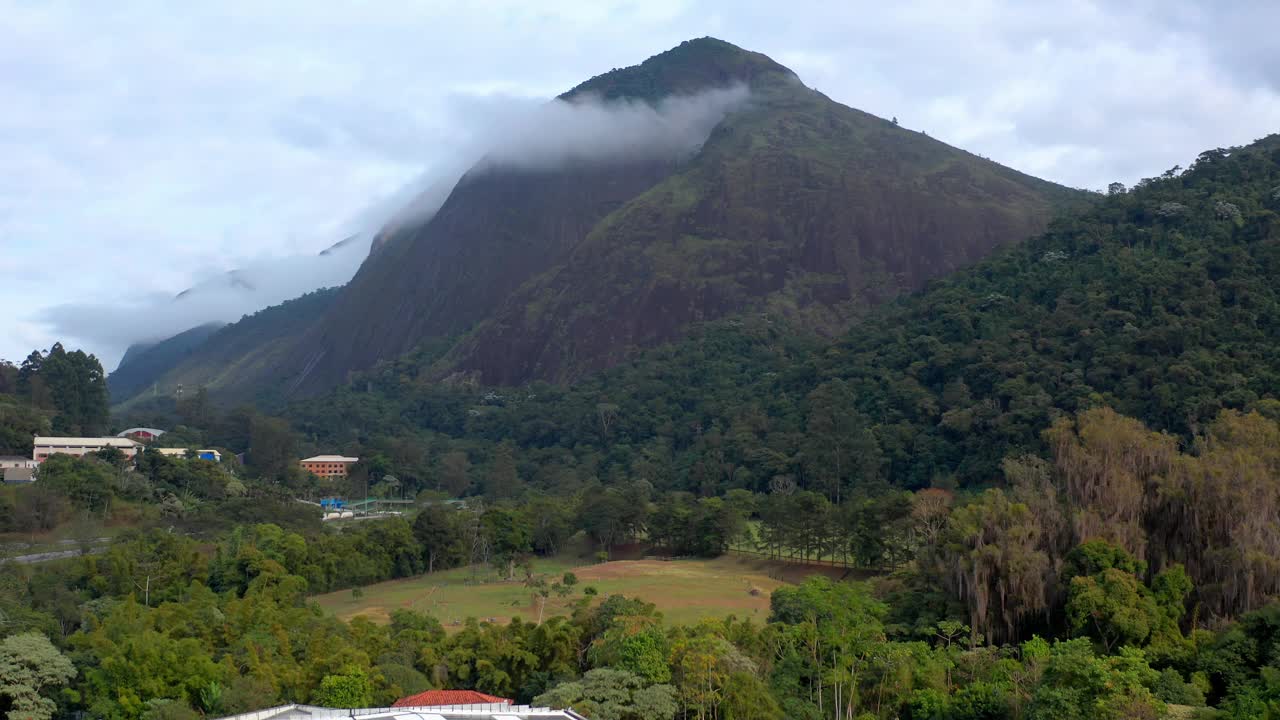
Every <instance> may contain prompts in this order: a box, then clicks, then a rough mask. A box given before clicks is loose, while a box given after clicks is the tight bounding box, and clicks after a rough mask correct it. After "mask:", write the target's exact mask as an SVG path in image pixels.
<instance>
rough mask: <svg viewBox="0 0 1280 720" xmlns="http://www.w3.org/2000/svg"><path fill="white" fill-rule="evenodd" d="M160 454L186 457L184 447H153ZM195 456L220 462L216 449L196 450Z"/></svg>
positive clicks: (219, 454)
mask: <svg viewBox="0 0 1280 720" xmlns="http://www.w3.org/2000/svg"><path fill="white" fill-rule="evenodd" d="M154 449H155V451H156V452H158V453H160V454H161V455H167V456H169V457H186V456H187V449H186V448H154ZM196 457H198V458H200V459H201V460H212V461H214V462H222V453H220V452H218V451H217V450H196Z"/></svg>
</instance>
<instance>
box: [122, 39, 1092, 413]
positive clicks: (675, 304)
mask: <svg viewBox="0 0 1280 720" xmlns="http://www.w3.org/2000/svg"><path fill="white" fill-rule="evenodd" d="M561 99H562V100H563V101H564V104H563V107H564V108H570V109H567V110H565V112H566V113H570V115H569V116H570V117H572V113H575V112H579V111H582V110H581V108H583V107H586V108H589V109H588V110H585V111H582V112H587V113H595V114H597V115H598V116H599V118H604V119H608V118H613V119H614V120H617V118H619V117H621V118H624V119H625V118H630V119H632V120H634V118H635V117H638V116H643V115H644V113H646V112H648V113H651V114H653V116H654V117H656V118H658V120H657V128H658V129H657V130H656V131H655V130H654V127H651V126H650V125H651V124H652V123H650V124H646V123H639V125H638V126H637V124H636V123H634V122H630V121H619V124H618V127H617V128H613V127H612V126H609V127H607V128H606V130H607V132H604V136H607V137H612V136H614V135H620V136H621V137H612V139H610V140H609V141H608V142H610V143H614V144H618V145H619V146H620V147H624V148H625V147H626V146H628V144H629V143H630V144H632V145H634V146H635V147H629V148H627V149H625V151H618V150H616V149H615V150H614V151H612V152H609V153H601V152H599V148H596V149H595V150H591V149H590V148H591V147H594V146H591V143H597V144H598V143H600V142H602V141H601V140H600V139H599V138H595V139H592V138H588V139H585V140H583V141H582V142H583V144H584V145H587V146H590V147H584V148H579V147H577V146H575V145H574V144H573V143H575V142H577V140H576V139H573V138H569V139H567V140H565V142H567V143H569V145H568V147H564V148H561V147H559V146H555V147H556V148H558V149H557V150H556V152H557V153H561V154H560V155H556V158H557V159H556V160H555V161H554V162H551V161H549V160H547V158H546V157H543V156H542V155H538V153H544V154H545V153H546V152H548V151H547V148H542V147H540V146H538V147H532V148H530V147H525V145H526V144H532V145H534V146H537V143H538V142H540V140H529V141H528V142H527V143H524V141H521V142H517V143H516V145H515V146H514V147H508V146H503V147H501V148H499V149H498V150H496V151H495V152H494V153H493V154H491V155H490V156H487V157H486V158H485V159H483V160H482V161H481V162H480V163H478V164H477V165H476V166H475V167H473V168H472V169H471V170H470V171H469V172H468V173H466V174H465V175H464V176H463V178H462V179H461V180H460V181H459V182H458V184H457V186H456V187H455V188H454V189H453V192H452V194H451V195H450V196H449V198H448V199H447V200H446V201H445V202H444V205H443V206H442V207H441V208H440V209H439V211H438V212H436V213H435V214H434V216H432V217H431V218H430V219H429V220H427V221H425V222H421V223H417V224H415V223H403V222H402V223H399V224H396V225H395V226H389V227H388V228H386V229H384V231H383V233H382V235H383V236H385V237H383V242H380V243H379V245H380V247H381V248H382V250H380V251H379V252H375V253H373V254H372V255H371V256H370V257H369V258H368V259H367V260H366V261H365V263H364V265H363V266H362V267H361V269H360V271H359V272H358V273H357V274H356V276H355V277H354V278H353V279H352V281H351V282H350V283H349V285H348V286H346V287H345V288H343V289H342V290H341V291H340V292H339V294H338V296H337V297H336V299H335V300H334V302H333V304H332V306H331V307H330V308H328V309H327V310H325V311H324V312H323V313H321V314H319V315H318V316H317V317H315V318H304V319H303V322H302V323H299V324H296V325H293V326H291V327H290V328H289V329H288V331H287V332H281V333H278V334H277V335H276V336H274V337H271V336H268V337H264V339H263V342H264V343H266V344H268V345H270V346H271V347H270V348H267V347H265V346H264V347H260V348H257V349H255V350H254V355H255V357H258V358H262V359H266V358H270V359H271V360H270V363H271V367H269V368H268V367H267V366H266V364H263V363H255V365H258V366H259V367H255V369H254V371H252V372H240V371H239V368H238V367H237V368H236V371H235V372H219V373H209V372H206V373H204V375H203V376H202V375H201V374H200V373H186V374H184V373H182V372H175V373H171V376H172V377H173V378H177V377H178V376H184V377H185V378H186V381H187V382H199V381H201V379H202V377H203V379H207V380H209V382H207V383H206V384H208V385H209V387H210V392H211V393H212V394H213V396H214V397H221V398H222V399H245V398H251V397H257V396H260V395H263V394H264V393H266V394H269V393H273V392H277V391H280V392H284V393H287V394H291V395H295V396H297V395H307V394H314V393H317V392H322V391H325V390H327V389H329V388H332V387H334V386H335V385H338V384H341V383H343V382H345V381H346V380H347V379H348V377H349V376H350V373H351V372H353V371H361V370H366V369H369V368H370V367H372V366H373V365H374V364H375V363H377V362H380V361H390V360H394V359H395V358H397V357H398V356H400V355H402V354H404V353H406V352H410V351H413V350H415V349H420V348H422V347H424V346H430V347H434V348H439V347H440V346H441V344H442V343H444V344H445V347H448V346H449V345H454V343H455V342H456V346H454V347H453V349H452V351H451V352H449V353H448V354H447V355H445V356H443V358H441V357H439V356H438V355H439V354H438V353H435V354H433V362H434V363H435V365H434V367H433V368H432V375H433V376H434V377H437V378H443V377H447V376H453V377H455V378H456V377H467V378H471V379H476V380H479V381H480V382H483V383H487V384H519V383H523V382H526V381H530V380H537V379H543V380H551V381H555V382H561V381H572V380H576V379H579V378H581V377H583V376H584V375H585V374H586V373H588V372H590V371H594V370H597V369H600V368H603V367H608V366H610V365H613V364H616V363H617V362H619V361H621V360H624V359H626V358H628V357H631V356H632V355H634V354H635V353H636V352H638V351H640V350H642V349H645V348H648V347H652V346H654V345H657V344H660V343H663V342H666V341H670V340H673V339H676V338H678V337H681V336H682V335H683V334H684V333H685V332H686V331H687V330H688V328H689V327H690V326H692V325H693V324H696V323H699V322H704V321H707V320H713V319H716V318H719V317H723V316H726V315H732V314H735V313H740V312H744V311H748V310H765V309H769V310H770V311H772V312H775V313H778V314H779V316H780V317H785V318H787V320H788V322H791V323H793V324H795V325H796V326H797V327H802V328H805V329H807V330H809V331H811V332H812V331H817V332H818V333H821V334H826V335H828V336H830V335H833V334H838V333H839V332H841V331H842V330H843V329H844V328H846V327H847V326H848V324H849V322H851V321H852V320H853V319H855V318H856V317H857V316H859V315H860V314H861V313H862V312H863V311H865V309H866V307H868V306H869V305H872V304H875V303H878V302H881V301H884V300H885V299H888V298H891V297H893V296H895V295H896V294H897V293H899V292H902V291H904V290H912V289H917V288H919V287H920V286H921V285H923V283H925V282H926V281H927V280H929V279H931V278H935V277H938V276H940V275H943V274H945V273H947V272H950V271H952V270H955V269H956V268H959V267H962V266H964V265H967V264H969V263H972V262H974V261H975V260H978V259H980V258H982V257H984V256H985V255H986V254H987V253H989V252H990V251H991V250H993V249H994V248H996V247H999V246H1001V245H1004V244H1008V243H1013V242H1018V241H1020V240H1022V239H1024V238H1026V237H1027V236H1029V235H1031V234H1033V233H1035V232H1039V231H1041V230H1043V229H1044V227H1045V225H1046V223H1047V221H1048V219H1049V217H1050V216H1051V215H1052V213H1053V212H1054V211H1055V209H1056V208H1060V207H1062V206H1064V205H1066V204H1069V203H1072V202H1074V201H1078V200H1080V199H1082V198H1083V197H1084V195H1085V194H1084V193H1081V192H1078V191H1074V190H1069V189H1067V188H1063V187H1061V186H1058V185H1054V184H1052V183H1048V182H1045V181H1042V180H1038V179H1036V178H1033V177H1030V176H1027V175H1024V174H1022V173H1019V172H1016V171H1013V170H1010V169H1009V168H1005V167H1002V166H1000V165H998V164H996V163H993V162H991V161H989V160H985V159H983V158H979V157H977V156H974V155H971V154H969V153H966V152H964V151H961V150H958V149H956V148H953V147H950V146H948V145H946V144H944V143H941V142H938V141H936V140H934V139H932V138H929V137H928V136H927V135H924V134H923V133H920V132H916V131H911V130H906V129H904V128H901V127H898V126H897V125H896V124H895V123H893V122H890V121H887V120H883V119H880V118H877V117H874V116H872V115H869V114H867V113H863V112H861V111H858V110H854V109H851V108H848V107H845V106H842V105H840V104H838V103H836V102H833V101H832V100H830V99H829V98H827V97H826V96H824V95H822V94H820V93H818V92H817V91H815V90H812V89H810V88H807V87H805V86H804V85H803V84H802V83H801V82H800V80H799V79H798V78H797V77H796V76H795V74H794V73H792V72H791V71H790V70H788V69H787V68H785V67H783V66H781V65H779V64H777V63H776V62H774V61H773V60H770V59H769V58H767V57H765V56H764V55H760V54H758V53H752V52H748V51H746V50H743V49H741V48H737V47H735V46H733V45H730V44H728V43H725V42H722V41H719V40H715V39H712V38H703V39H699V40H692V41H689V42H686V43H683V44H681V45H680V46H679V47H677V48H674V49H672V50H669V51H667V52H664V53H662V54H660V55H657V56H655V57H653V58H650V59H649V60H647V61H645V62H644V63H642V64H640V65H638V66H634V67H630V68H625V69H621V70H614V71H611V72H608V73H605V74H604V75H601V76H598V77H596V78H593V79H591V80H589V81H587V82H585V83H583V84H581V85H579V86H578V87H576V88H574V89H573V90H571V91H569V92H568V93H566V94H565V95H564V96H562V98H561ZM681 103H683V105H681ZM673 104H674V105H673ZM575 107H576V108H579V110H573V109H572V108H575ZM672 107H681V108H684V111H685V112H683V113H681V112H677V111H675V110H672ZM691 108H692V109H691ZM708 113H710V114H708ZM593 117H594V116H593ZM695 117H696V118H701V119H700V120H698V121H697V122H694V121H692V120H691V118H695ZM607 122H612V120H610V121H607ZM607 122H606V124H607ZM699 123H702V124H703V125H706V128H707V129H706V130H701V129H700V130H699V132H701V133H706V132H709V133H710V136H709V137H706V136H705V135H704V134H699V135H698V136H697V137H696V138H693V141H692V143H691V144H689V145H687V146H686V145H683V144H681V145H678V146H676V147H673V146H670V145H669V144H663V143H656V144H655V143H652V138H650V137H649V136H648V134H647V133H650V132H657V133H658V135H659V136H663V134H664V133H667V134H670V133H673V132H674V133H675V134H676V135H679V136H681V137H683V135H684V134H688V133H684V132H683V131H682V130H680V128H685V125H688V126H690V127H696V128H701V127H702V125H700V124H699ZM673 128H675V130H673ZM685 130H688V128H685ZM629 132H630V133H634V134H635V137H630V136H627V135H626V134H627V133H629ZM689 132H690V133H691V132H692V131H691V130H690V131H689ZM522 143H524V144H522ZM637 148H642V149H643V150H638V149H637ZM530 153H532V154H533V155H535V156H537V158H540V159H537V160H536V161H534V160H531V159H530V158H529V157H525V155H527V154H530ZM593 153H594V154H593ZM553 154H554V153H553ZM561 155H563V156H561ZM459 338H461V340H459ZM204 355H205V351H204V349H198V350H197V351H196V352H195V353H194V354H193V357H192V359H191V360H190V361H188V362H187V363H186V364H187V365H194V366H198V367H202V368H206V369H211V368H212V367H213V366H214V365H215V364H216V363H218V362H221V361H222V360H220V359H219V358H216V357H214V356H212V355H209V356H207V357H206V356H204ZM214 375H216V377H214ZM144 380H145V379H144ZM143 384H146V383H143ZM123 399H124V398H123V397H118V398H116V400H117V402H119V401H122V400H123Z"/></svg>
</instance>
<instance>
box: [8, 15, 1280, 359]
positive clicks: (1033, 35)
mask: <svg viewBox="0 0 1280 720" xmlns="http://www.w3.org/2000/svg"><path fill="white" fill-rule="evenodd" d="M1120 6H1124V7H1123V9H1121V8H1120ZM178 9H180V12H178V11H176V10H178ZM0 18H3V20H0V308H3V314H2V315H0V318H3V319H2V320H0V358H9V359H12V360H20V359H21V358H22V357H23V356H25V355H26V353H27V352H28V351H30V349H32V348H34V347H41V348H44V347H48V345H49V344H50V343H51V342H53V341H54V340H55V339H59V338H60V339H62V340H63V341H64V343H65V344H67V345H69V346H82V345H83V346H85V347H86V349H88V350H90V351H94V352H97V353H98V354H99V355H100V357H102V358H103V361H104V364H105V365H107V366H108V369H110V368H111V367H114V364H115V362H116V360H118V358H119V354H120V352H121V350H122V349H123V347H124V344H125V343H126V342H127V341H129V340H133V339H136V338H137V337H143V336H145V335H146V334H147V333H148V330H147V328H148V325H149V321H148V315H149V314H150V313H151V312H152V309H153V308H154V307H156V305H155V304H156V303H157V302H159V299H163V300H165V301H166V302H167V298H168V297H170V296H172V295H173V294H176V293H178V292H180V291H182V290H184V289H186V288H189V287H192V286H193V285H196V284H199V283H201V282H205V283H213V284H215V285H216V284H217V283H218V280H217V277H219V276H221V275H222V273H225V272H226V271H228V270H231V269H236V268H265V267H273V266H284V265H288V266H289V267H304V268H308V269H307V270H306V272H307V273H311V272H313V271H314V273H315V277H316V278H317V279H316V281H315V282H316V283H321V282H324V283H329V282H334V281H335V278H337V280H338V281H341V279H342V278H343V277H345V275H349V273H350V272H351V270H353V268H354V264H355V262H357V261H358V257H359V254H358V253H357V254H356V255H354V256H353V255H351V254H350V253H346V254H343V253H338V254H337V257H333V256H331V257H330V258H329V259H330V260H332V261H333V262H338V263H343V262H345V263H347V264H346V265H343V266H341V267H338V268H334V267H326V268H324V269H320V270H316V269H315V262H318V261H315V260H314V258H312V257H310V256H314V255H315V254H316V253H318V252H319V251H320V250H322V249H323V248H325V247H327V246H329V245H331V244H332V243H333V242H335V241H337V240H339V239H341V238H342V237H344V236H345V235H346V234H347V233H349V232H350V231H351V230H352V229H358V227H359V225H360V220H361V218H366V217H369V213H368V209H369V208H370V207H377V206H378V205H380V204H384V203H385V202H386V200H387V198H388V197H392V196H394V194H395V193H396V191H397V190H399V189H400V188H402V187H404V186H405V185H406V184H407V183H410V182H412V181H413V180H414V179H415V178H417V177H419V176H421V175H422V174H423V173H424V172H430V171H431V170H432V169H433V168H434V167H437V166H439V165H440V164H442V163H444V162H447V161H448V160H451V159H452V160H454V161H456V153H455V152H454V150H455V149H456V148H457V147H459V146H462V145H465V144H466V143H468V142H472V141H473V140H474V137H475V127H476V126H478V125H482V124H484V123H485V122H491V121H492V118H485V117H481V115H483V112H484V110H483V109H484V108H494V107H503V104H502V102H496V103H495V102H493V101H494V99H495V98H508V99H510V98H515V99H518V100H520V101H522V102H526V103H527V102H528V101H529V100H531V99H540V98H548V97H551V96H554V95H555V94H557V93H559V92H562V91H563V90H566V89H568V88H569V87H572V86H573V85H575V84H577V83H578V82H579V81H581V80H583V79H586V78H588V77H590V76H592V75H596V74H599V73H601V72H604V71H607V70H609V69H611V68H615V67H623V66H626V65H633V64H636V63H638V62H640V61H642V60H644V59H645V58H647V57H649V56H650V55H654V54H656V53H658V52H661V51H662V50H665V49H668V48H670V47H672V46H674V45H676V44H678V43H679V42H680V41H681V40H685V39H688V38H692V37H699V36H703V35H714V36H716V37H719V38H721V39H724V40H728V41H729V42H733V43H735V44H738V45H740V46H742V47H745V48H748V49H752V50H757V51H760V52H763V53H766V54H768V55H770V56H771V57H773V58H774V59H775V60H777V61H779V62H781V63H782V64H784V65H787V66H788V67H790V68H791V69H793V70H795V71H796V72H797V73H798V74H799V75H800V77H801V78H802V79H803V80H804V81H805V82H806V84H808V85H810V86H811V87H815V88H817V89H819V90H821V91H822V92H824V93H826V94H827V95H829V96H830V97H832V98H834V99H835V100H837V101H839V102H842V103H845V104H848V105H852V106H854V107H857V108H861V109H863V110H866V111H868V112H872V113H875V114H877V115H881V116H884V117H890V116H897V117H898V119H899V120H900V122H901V123H902V124H903V125H904V126H906V127H909V128H914V129H922V130H924V131H926V132H928V133H929V134H930V135H932V136H934V137H937V138H940V139H942V140H944V141H946V142H949V143H951V144H953V145H957V146H960V147H963V148H965V149H968V150H971V151H973V152H976V153H980V154H982V155H985V156H987V157H990V158H992V159H994V160H997V161H999V162H1002V163H1005V164H1007V165H1010V166H1012V167H1015V168H1017V169H1019V170H1023V171H1025V172H1029V173H1032V174H1034V175H1038V176H1040V177H1043V178H1047V179H1050V180H1055V181H1058V182H1061V183H1065V184H1067V185H1072V186H1076V187H1087V188H1094V189H1098V188H1102V187H1104V186H1105V185H1106V184H1107V183H1108V182H1111V181H1113V180H1119V181H1122V182H1125V183H1129V184H1131V183H1132V182H1133V181H1135V180H1138V179H1140V178H1142V177H1147V176H1152V175H1156V174H1158V173H1160V172H1162V171H1164V170H1166V169H1168V168H1169V167H1172V166H1173V165H1176V164H1181V165H1186V164H1188V163H1189V161H1191V160H1193V159H1194V158H1195V156H1196V155H1197V154H1198V153H1199V152H1200V151H1202V150H1204V149H1207V148H1211V147H1218V146H1227V145H1236V144H1243V143H1247V142H1250V141H1252V140H1254V139H1256V138H1258V137H1261V136H1263V135H1266V134H1268V133H1270V132H1277V131H1280V43H1276V42H1275V41H1274V33H1275V28H1277V27H1280V3H1277V2H1271V1H1268V0H1258V1H1257V2H1253V1H1246V0H1238V1H1232V0H1221V1H1219V2H1210V1H1209V0H1205V1H1204V2H1177V1H1176V0H1175V1H1168V0H1166V1H1165V2H1150V3H1145V2H1126V3H1111V2H1098V3H1087V2H1070V1H1068V0H1054V1H1053V2H1045V3H1039V2H1028V1H1026V0H1002V1H996V0H992V1H989V2H974V3H965V2H957V1H956V0H937V1H925V2H907V1H900V2H894V3H884V2H879V1H877V2H853V1H850V0H846V1H845V2H827V1H825V0H824V1H814V2H809V1H807V0H790V1H789V2H786V3H779V2H776V1H759V0H723V1H720V0H716V1H712V2H695V1H693V0H689V1H682V0H632V1H627V2H614V1H612V0H584V1H582V2H569V1H567V0H542V1H540V2H529V1H528V0H519V1H518V2H517V1H514V0H513V1H510V2H508V1H506V0H493V1H484V0H473V2H470V3H456V2H425V1H424V2H408V1H407V0H402V1H400V2H379V3H367V2H357V1H356V0H324V1H323V2H315V1H314V0H308V1H307V2H301V1H298V2H290V1H286V0H275V1H273V2H262V1H261V0H252V1H246V2H239V1H236V0H216V1H215V0H190V1H189V2H185V3H179V4H174V3H171V2H161V1H159V0H157V1H155V2H132V1H130V0H115V1H114V2H111V3H103V2H97V0H84V1H83V2H57V1H54V0H50V1H49V2H37V1H34V0H32V1H26V0H0ZM468 109H473V110H475V111H476V113H478V114H476V115H472V114H469V111H468ZM298 256H307V257H308V260H307V261H305V262H303V263H302V264H301V265H296V266H295V265H293V264H291V263H292V261H291V260H289V258H291V257H298ZM344 258H346V259H344ZM307 263H311V264H307ZM344 273H345V275H344ZM307 277H310V275H309V274H308V276H307ZM296 284H297V279H296V278H294V279H293V281H292V284H286V285H282V287H285V286H287V287H288V288H289V290H290V291H292V290H293V289H295V286H296ZM303 284H304V285H305V284H307V283H306V282H304V283H303ZM272 301H277V300H275V299H274V298H272ZM87 307H98V308H121V307H123V308H136V312H137V317H136V325H135V326H134V327H133V328H130V331H129V332H128V333H122V336H121V337H111V338H104V337H103V333H101V332H99V333H93V332H90V331H89V330H87V329H85V328H84V327H83V324H82V325H81V326H80V327H77V326H76V325H75V323H68V321H67V316H68V314H69V311H70V313H71V314H75V313H76V312H78V310H77V309H78V308H87ZM113 332H114V331H113ZM77 334H78V336H77ZM124 334H128V335H132V337H124V336H123V335H124Z"/></svg>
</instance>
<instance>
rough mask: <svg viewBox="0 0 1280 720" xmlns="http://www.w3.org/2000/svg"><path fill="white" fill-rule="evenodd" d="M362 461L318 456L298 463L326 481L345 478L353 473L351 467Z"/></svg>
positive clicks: (334, 456) (336, 456)
mask: <svg viewBox="0 0 1280 720" xmlns="http://www.w3.org/2000/svg"><path fill="white" fill-rule="evenodd" d="M359 461H360V458H354V457H346V456H343V455H316V456H315V457H309V458H306V459H304V460H300V461H298V464H299V465H301V466H302V469H303V470H306V471H307V472H309V473H311V474H312V475H316V476H318V477H322V478H326V479H337V478H344V477H346V476H347V474H348V473H350V472H351V466H352V465H355V464H356V463H357V462H359Z"/></svg>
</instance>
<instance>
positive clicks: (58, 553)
mask: <svg viewBox="0 0 1280 720" xmlns="http://www.w3.org/2000/svg"><path fill="white" fill-rule="evenodd" d="M104 550H106V548H105V547H93V548H89V552H90V553H91V554H92V553H100V552H103V551H104ZM79 554H80V551H79V550H55V551H53V552H42V553H33V554H31V555H17V556H14V557H9V558H0V562H5V561H8V560H12V561H13V562H16V563H22V564H23V565H31V564H34V563H40V562H46V561H48V560H59V559H61V558H69V557H75V556H77V555H79Z"/></svg>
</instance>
